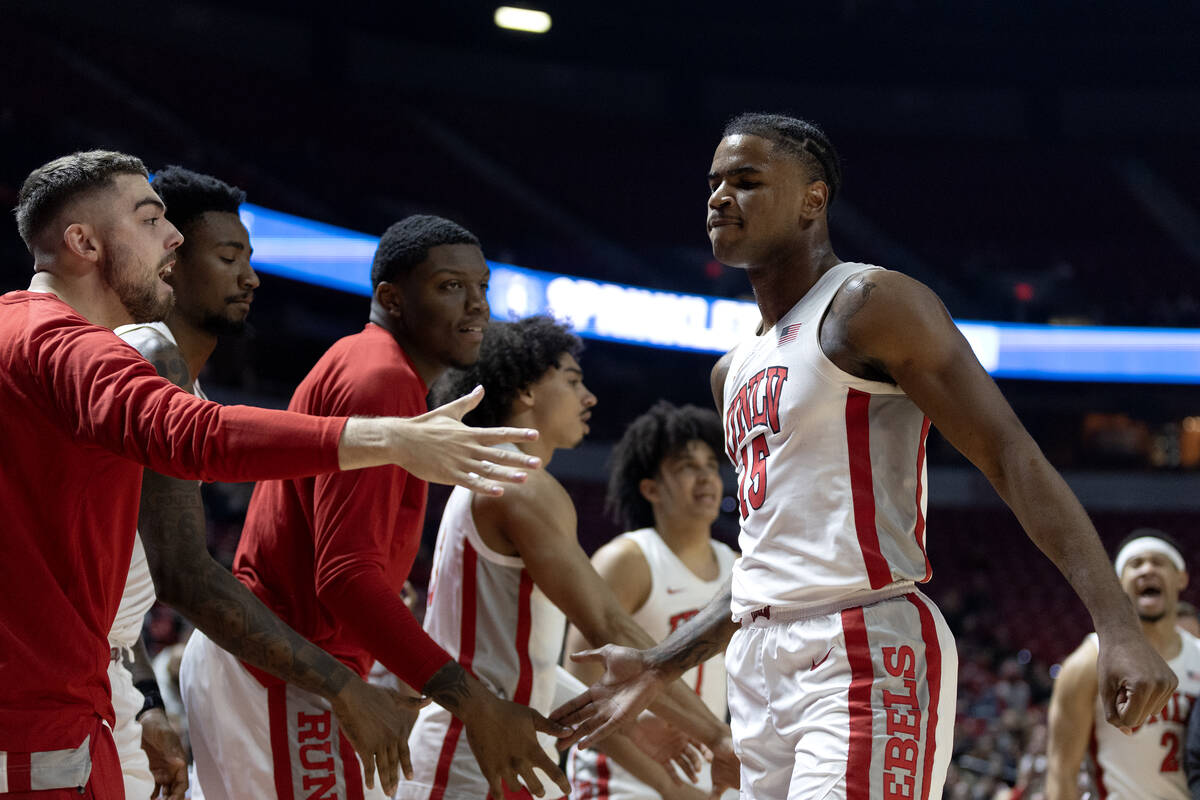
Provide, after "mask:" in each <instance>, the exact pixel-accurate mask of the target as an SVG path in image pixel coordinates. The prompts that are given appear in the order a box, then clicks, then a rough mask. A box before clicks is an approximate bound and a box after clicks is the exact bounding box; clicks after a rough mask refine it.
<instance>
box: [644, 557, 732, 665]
mask: <svg viewBox="0 0 1200 800" xmlns="http://www.w3.org/2000/svg"><path fill="white" fill-rule="evenodd" d="M732 601H733V579H732V578H729V579H727V580H726V581H725V585H724V586H723V587H722V589H721V591H719V592H717V594H716V595H715V596H714V597H713V599H712V600H711V601H709V603H708V605H707V606H705V607H704V610H702V611H701V612H700V613H699V614H697V615H696V616H694V617H692V618H691V619H690V620H688V621H687V622H686V623H685V624H683V625H681V626H680V627H679V628H677V629H676V630H675V632H674V633H672V634H671V635H670V636H668V637H667V638H666V639H664V640H663V641H662V643H661V644H659V645H657V646H656V647H653V648H651V650H650V651H649V653H648V656H649V660H650V663H651V664H656V665H658V666H662V667H667V668H669V669H670V670H671V671H676V670H678V671H679V672H681V673H682V672H686V671H687V670H689V669H691V668H692V667H694V666H696V665H697V664H701V663H703V662H705V661H707V660H708V659H710V658H712V657H713V656H715V655H716V654H717V653H720V652H721V651H722V650H724V649H725V646H726V645H728V644H729V639H730V637H732V636H733V632H734V631H735V630H737V627H738V626H737V623H736V622H734V621H733V620H732V619H730V614H729V606H730V603H731V602H732Z"/></svg>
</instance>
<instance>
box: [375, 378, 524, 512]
mask: <svg viewBox="0 0 1200 800" xmlns="http://www.w3.org/2000/svg"><path fill="white" fill-rule="evenodd" d="M482 399H483V387H482V386H476V387H475V389H474V390H473V391H472V392H471V393H470V394H465V395H463V396H462V397H460V398H458V399H457V400H454V401H452V402H449V403H446V404H445V405H443V406H440V407H438V408H435V409H434V410H433V411H430V412H428V413H425V414H422V415H421V416H419V417H413V418H411V419H403V420H398V423H399V424H401V425H403V426H405V432H404V436H403V437H400V438H401V440H402V441H401V442H400V443H399V447H400V449H401V453H400V456H399V458H397V463H398V464H399V465H400V466H402V467H404V469H406V470H408V471H409V472H410V473H412V474H413V475H415V476H417V477H418V478H421V479H422V480H426V481H429V482H430V483H445V484H451V485H457V486H465V487H466V488H468V489H470V490H471V491H473V492H477V493H479V494H487V495H500V494H503V493H504V487H503V484H505V483H522V482H523V481H524V480H525V479H526V477H527V472H526V471H527V470H530V469H537V468H538V467H540V466H541V463H542V462H541V459H538V458H535V457H533V456H529V455H526V454H525V453H522V452H520V451H513V450H507V449H500V448H497V447H493V446H492V445H497V444H502V443H505V442H527V441H531V440H533V439H536V438H537V436H538V434H537V431H535V430H533V429H531V428H471V427H468V426H467V425H464V424H463V422H462V418H463V416H464V415H466V414H467V412H469V411H470V410H471V409H473V408H475V406H477V405H479V401H480V400H482Z"/></svg>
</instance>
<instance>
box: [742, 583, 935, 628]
mask: <svg viewBox="0 0 1200 800" xmlns="http://www.w3.org/2000/svg"><path fill="white" fill-rule="evenodd" d="M916 589H917V585H916V584H915V583H914V582H912V581H899V582H897V583H893V584H890V585H888V586H885V587H883V588H882V589H874V590H871V591H868V592H859V593H857V594H853V595H851V596H849V597H843V598H841V599H839V600H832V601H830V602H828V603H818V604H816V605H808V606H763V607H762V608H755V609H752V610H750V611H746V612H743V613H741V614H738V615H736V616H735V617H734V618H733V619H734V621H735V622H738V623H740V624H741V626H742V627H743V628H749V627H751V626H753V625H759V626H762V625H772V624H774V623H777V622H795V621H796V620H801V619H812V618H813V617H823V616H825V615H827V614H836V613H838V612H840V611H845V610H846V609H847V608H858V607H859V606H872V605H875V604H876V603H882V602H883V601H884V600H891V599H892V598H895V597H900V596H901V595H905V594H908V593H909V592H914V591H916Z"/></svg>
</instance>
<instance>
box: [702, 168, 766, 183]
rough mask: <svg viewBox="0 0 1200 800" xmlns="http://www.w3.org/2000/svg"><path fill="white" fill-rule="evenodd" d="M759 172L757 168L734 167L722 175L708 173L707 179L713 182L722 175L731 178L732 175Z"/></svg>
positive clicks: (719, 173)
mask: <svg viewBox="0 0 1200 800" xmlns="http://www.w3.org/2000/svg"><path fill="white" fill-rule="evenodd" d="M761 171H762V170H760V169H759V168H758V167H751V166H746V167H735V168H733V169H729V170H726V171H725V172H723V173H722V172H710V173H708V179H709V180H710V181H715V180H716V179H717V178H720V177H721V176H722V175H725V176H726V177H728V178H731V177H733V176H734V175H745V174H746V173H748V172H761Z"/></svg>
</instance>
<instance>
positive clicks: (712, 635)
mask: <svg viewBox="0 0 1200 800" xmlns="http://www.w3.org/2000/svg"><path fill="white" fill-rule="evenodd" d="M732 580H733V579H732V578H727V579H726V580H725V584H724V586H723V587H722V588H721V590H720V591H718V592H717V593H716V594H715V595H714V596H713V599H712V600H710V601H709V603H708V605H706V606H705V607H704V609H703V610H702V611H700V613H698V614H696V615H695V616H694V617H692V618H691V619H689V620H688V621H687V622H685V623H684V624H683V625H680V626H679V627H678V628H676V629H675V631H674V632H673V633H672V634H671V635H670V636H668V637H667V638H666V639H663V640H662V642H660V643H659V644H657V645H655V646H654V647H651V648H650V649H648V650H636V649H633V648H630V647H618V646H615V645H606V646H604V647H601V648H600V649H599V650H590V651H587V652H584V653H572V654H571V660H572V661H594V662H596V663H598V664H601V665H603V667H604V675H603V677H601V679H600V680H599V681H597V682H595V683H593V684H592V685H591V686H590V687H589V688H588V690H587V691H586V692H584V693H583V694H581V695H579V696H578V697H576V698H575V699H573V700H571V701H570V702H568V703H566V704H564V705H561V706H559V707H558V708H556V709H555V710H554V712H553V713H552V714H551V715H550V718H551V719H553V720H555V721H557V722H561V723H563V724H564V725H570V726H571V727H572V728H573V729H574V733H573V734H572V735H571V737H570V738H569V739H567V740H566V742H565V744H572V743H574V742H576V741H578V742H579V744H580V746H581V747H587V746H589V745H591V744H593V743H594V742H598V741H601V740H602V739H604V738H605V737H606V736H609V735H611V734H612V733H614V732H615V731H616V730H618V729H619V728H621V727H622V726H624V725H626V724H628V723H630V722H632V721H633V720H634V719H636V718H637V715H638V714H640V713H641V712H642V711H644V710H645V709H646V707H647V706H648V705H650V703H652V702H654V701H655V699H657V698H658V697H659V695H660V694H661V693H662V692H663V690H664V689H665V688H666V687H667V686H668V685H669V684H670V683H671V682H672V681H675V680H676V679H677V678H679V676H680V675H682V674H683V673H685V672H687V671H688V670H689V669H691V668H692V667H694V666H696V665H697V664H701V663H703V662H705V661H707V660H708V659H710V658H712V657H713V656H715V655H716V654H718V653H720V652H723V651H724V650H725V647H726V646H727V645H728V644H729V640H730V638H732V637H733V632H734V631H735V630H737V623H735V622H733V620H732V619H731V618H730V613H729V608H730V604H731V603H732V600H733V590H732ZM664 716H665V715H664ZM722 777H723V778H725V779H728V781H729V782H728V783H725V784H724V785H729V786H736V785H737V784H736V776H734V775H728V776H722ZM713 780H714V782H717V781H718V777H717V776H716V775H715V774H714V777H713Z"/></svg>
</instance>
